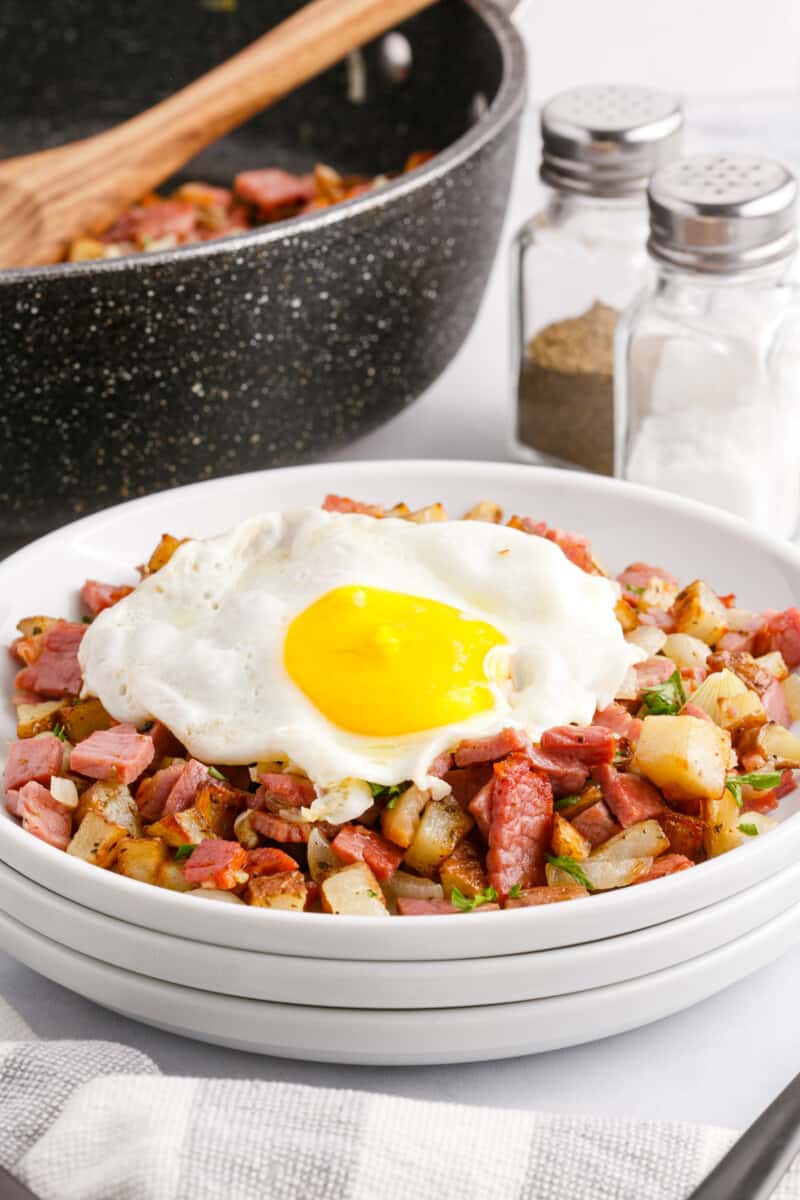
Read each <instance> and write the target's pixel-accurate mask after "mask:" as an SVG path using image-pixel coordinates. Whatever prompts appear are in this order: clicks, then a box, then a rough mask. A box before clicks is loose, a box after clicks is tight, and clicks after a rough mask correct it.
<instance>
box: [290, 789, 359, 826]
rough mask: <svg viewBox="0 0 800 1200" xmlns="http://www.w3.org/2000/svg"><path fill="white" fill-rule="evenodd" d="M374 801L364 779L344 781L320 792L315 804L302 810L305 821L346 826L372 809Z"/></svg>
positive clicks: (302, 817) (301, 813)
mask: <svg viewBox="0 0 800 1200" xmlns="http://www.w3.org/2000/svg"><path fill="white" fill-rule="evenodd" d="M373 803H374V799H373V796H372V792H371V791H370V787H369V784H368V783H365V782H364V780H363V779H343V780H342V781H341V783H337V784H335V786H334V787H332V788H325V790H324V791H321V792H320V795H319V796H317V798H316V800H315V801H314V803H313V804H311V805H310V806H309V807H308V808H301V809H300V812H299V815H300V818H301V820H303V821H330V822H331V823H332V824H333V825H344V824H345V822H347V821H355V820H356V818H357V817H360V816H362V815H363V813H365V812H366V811H367V809H368V808H372V805H373Z"/></svg>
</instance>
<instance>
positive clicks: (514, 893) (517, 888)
mask: <svg viewBox="0 0 800 1200" xmlns="http://www.w3.org/2000/svg"><path fill="white" fill-rule="evenodd" d="M521 895H522V884H521V883H515V884H514V886H513V887H512V889H511V891H510V892H509V893H508V898H509V900H519V898H520V896H521Z"/></svg>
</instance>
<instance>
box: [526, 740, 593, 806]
mask: <svg viewBox="0 0 800 1200" xmlns="http://www.w3.org/2000/svg"><path fill="white" fill-rule="evenodd" d="M528 758H529V759H530V761H531V765H532V766H534V767H536V768H537V770H539V771H544V773H545V775H546V776H547V778H548V779H549V780H550V786H551V787H552V789H553V792H554V793H555V795H556V796H573V795H574V794H575V792H580V791H581V789H582V788H583V786H584V784H585V783H586V780H587V779H588V778H589V768H588V767H585V766H583V764H582V763H580V762H577V761H576V760H575V758H574V757H573V756H571V755H567V754H565V755H563V756H562V755H559V757H558V758H556V757H555V756H554V755H551V754H545V752H544V750H542V749H541V748H540V747H539V746H532V747H531V749H530V750H529V751H528Z"/></svg>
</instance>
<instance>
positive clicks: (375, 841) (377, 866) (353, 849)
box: [331, 825, 405, 879]
mask: <svg viewBox="0 0 800 1200" xmlns="http://www.w3.org/2000/svg"><path fill="white" fill-rule="evenodd" d="M331 845H332V848H333V852H334V854H336V855H337V856H338V857H339V858H340V859H341V860H342V861H343V862H346V863H354V862H365V863H366V864H367V866H368V867H369V868H370V870H371V871H372V873H373V875H374V876H375V878H376V879H391V877H392V875H394V873H395V871H396V870H397V868H398V867H399V866H400V863H401V862H402V861H403V854H404V853H405V851H403V850H402V849H401V848H400V847H399V846H395V845H394V844H393V843H392V842H387V840H386V838H384V837H381V835H380V834H379V833H375V831H374V830H372V829H365V828H364V826H363V825H343V826H342V828H341V829H340V830H339V832H338V833H337V835H336V837H335V838H334V839H333V842H332V843H331Z"/></svg>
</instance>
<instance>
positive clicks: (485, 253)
mask: <svg viewBox="0 0 800 1200" xmlns="http://www.w3.org/2000/svg"><path fill="white" fill-rule="evenodd" d="M296 7H298V5H297V3H296V2H292V0H170V3H169V4H163V3H160V2H157V0H141V2H139V3H136V4H131V3H130V2H129V0H37V4H36V5H35V6H31V5H30V4H29V2H28V0H5V4H4V13H3V22H2V27H1V28H0V77H2V79H3V88H2V98H1V99H0V157H6V156H9V155H12V154H19V153H22V152H23V151H25V150H31V149H35V148H43V147H44V146H47V145H54V144H57V143H58V142H61V141H64V140H67V139H71V138H75V137H78V136H81V135H84V134H87V133H90V132H94V131H96V130H98V129H100V128H103V127H105V126H106V125H109V124H111V123H114V122H117V121H119V120H122V119H124V118H125V117H127V116H129V115H131V114H132V113H134V112H136V111H138V110H140V109H141V108H144V107H146V106H147V105H149V104H152V103H154V102H155V101H156V100H157V99H159V98H161V96H163V95H166V94H167V93H169V92H171V91H174V90H175V89H176V88H177V87H180V86H182V85H183V84H184V83H186V82H188V81H189V80H190V79H192V78H194V77H195V76H197V75H199V74H201V73H202V72H203V71H205V70H207V69H208V68H209V67H210V66H211V65H213V63H215V62H217V61H219V60H220V59H222V58H225V57H227V56H228V55H229V54H231V53H233V52H234V51H235V50H236V49H238V48H239V47H240V46H242V45H244V44H246V43H247V42H249V41H251V40H252V39H253V38H254V37H256V36H257V35H258V34H259V33H261V32H263V30H264V29H265V28H266V27H269V26H271V25H273V24H275V23H276V22H277V21H279V20H281V19H283V18H284V17H285V16H286V15H288V13H289V12H291V11H293V10H294V9H295V8H296ZM402 32H403V33H404V34H405V36H406V38H407V40H408V43H409V45H410V48H411V53H412V66H411V70H410V73H409V75H408V78H407V79H406V80H405V81H404V82H399V83H398V82H395V81H394V80H393V78H392V76H393V75H394V74H395V73H394V72H391V71H389V70H386V69H385V60H386V55H385V53H382V47H381V46H380V45H372V46H370V47H368V48H367V50H366V51H365V53H364V56H363V63H362V64H361V66H362V67H363V71H358V70H355V71H354V70H353V64H350V68H349V69H348V65H347V64H342V65H340V66H338V67H336V68H334V69H333V70H331V71H329V72H327V73H326V74H325V75H323V76H321V77H320V78H319V79H317V80H315V81H314V82H313V83H311V84H308V85H307V86H305V87H304V88H302V89H300V90H299V91H298V92H297V93H295V94H294V95H292V96H291V97H289V98H287V99H286V100H284V101H283V102H282V103H281V104H280V105H278V106H277V107H276V108H274V109H272V110H270V111H269V112H267V113H265V114H264V115H263V116H261V117H259V118H257V119H256V120H254V121H252V122H250V123H249V124H248V125H246V126H244V127H243V128H242V129H241V130H239V131H237V133H235V134H233V135H231V136H230V137H228V138H226V139H224V140H222V141H221V142H218V143H216V144H215V145H214V146H212V147H211V148H210V149H209V150H207V151H206V152H204V154H203V155H201V156H200V157H199V158H198V159H196V160H195V161H194V162H193V163H192V164H190V166H189V167H188V168H187V170H186V171H185V172H184V173H182V176H181V177H182V178H203V179H207V180H209V181H211V182H216V183H227V182H229V181H230V179H231V177H232V176H233V175H234V174H235V173H236V172H237V171H239V170H243V169H246V168H248V167H254V166H259V165H265V166H266V165H269V166H273V165H280V166H286V167H288V168H290V169H292V168H293V169H298V170H305V169H308V168H309V167H310V166H311V165H313V163H314V162H315V161H326V162H330V163H331V164H334V165H336V166H337V167H339V168H341V169H344V170H348V171H349V170H353V171H364V172H366V173H375V172H379V171H387V170H394V169H397V168H398V167H400V166H401V165H402V163H403V161H404V159H405V157H406V156H407V154H409V153H411V152H412V151H414V150H420V149H429V148H430V149H434V150H437V151H438V152H439V153H438V154H437V156H436V158H435V159H434V160H433V161H432V162H431V163H429V164H428V165H426V166H424V167H422V168H421V169H419V170H417V171H416V172H414V173H412V174H411V175H408V176H405V177H403V178H402V179H400V180H398V181H397V182H394V183H392V184H390V185H388V186H386V187H385V188H382V189H380V190H378V191H376V192H374V193H371V194H370V195H368V196H365V197H361V198H359V199H357V200H353V201H350V202H349V203H347V204H344V205H341V206H339V207H337V208H333V209H329V210H327V211H323V212H321V213H320V214H317V215H310V216H308V217H303V218H297V219H295V220H292V221H286V222H283V223H280V224H277V225H272V226H269V227H266V228H264V229H263V230H261V231H254V232H251V233H247V234H243V235H240V236H235V237H229V238H224V239H220V240H219V241H213V242H208V243H206V244H204V245H202V246H195V247H187V248H185V249H181V250H168V251H160V252H156V253H152V254H147V255H142V256H139V257H132V258H125V259H118V260H106V261H102V262H93V263H75V264H65V265H60V266H54V267H42V268H33V269H28V270H24V269H23V270H13V271H5V272H0V550H2V549H3V548H10V546H11V545H12V544H13V543H14V542H17V541H22V540H25V539H27V538H30V537H32V536H34V535H36V534H38V533H41V532H43V531H45V530H46V529H48V528H51V527H53V526H56V525H59V524H62V523H64V522H66V521H69V520H71V519H73V518H74V517H75V516H76V514H80V513H85V512H90V511H92V510H95V509H98V508H102V507H104V506H105V505H107V504H112V503H115V502H117V501H118V500H120V499H124V498H126V497H129V496H139V495H143V494H145V493H147V492H151V491H158V490H161V489H164V488H169V487H172V486H174V485H176V484H182V483H187V482H191V481H193V480H197V479H205V478H210V477H212V476H216V475H224V474H231V473H235V472H237V471H247V470H253V469H255V468H259V467H266V466H273V465H279V464H281V465H282V464H288V463H295V462H302V461H306V460H308V459H309V458H313V457H318V456H319V455H320V454H321V453H323V452H324V451H325V450H326V449H330V448H333V447H336V446H341V445H344V444H346V443H347V442H348V441H350V440H352V439H353V438H355V437H357V436H359V435H361V434H363V433H365V432H367V431H368V430H370V429H372V428H374V427H375V426H377V425H378V424H380V423H381V422H383V421H386V420H387V419H388V418H389V417H391V416H393V415H394V414H395V413H397V412H398V411H399V410H400V409H402V408H403V407H404V406H405V405H407V404H409V403H410V402H411V401H412V400H414V399H415V397H417V396H418V395H419V394H420V393H421V392H422V391H424V390H425V388H427V387H428V385H429V384H430V383H431V382H432V381H433V380H434V379H435V378H436V377H437V376H438V375H439V374H440V372H441V371H442V370H443V368H444V367H445V366H446V365H447V363H448V362H449V360H450V359H451V358H452V356H453V355H454V354H455V352H456V350H457V349H458V348H459V346H460V345H461V343H462V341H463V339H464V337H465V335H466V333H467V331H468V330H469V328H470V325H471V324H472V321H473V319H474V317H475V313H476V311H477V307H478V304H479V301H480V297H481V294H482V292H483V288H484V285H485V282H486V278H487V275H488V272H489V269H490V266H491V263H492V259H493V256H494V252H495V248H496V244H497V238H498V235H499V231H500V227H501V223H502V219H503V214H504V211H505V207H506V200H507V195H508V189H509V182H510V177H511V171H512V166H513V159H514V152H515V147H516V136H517V125H518V117H519V114H520V110H521V108H522V104H523V100H524V90H525V60H524V51H523V48H522V45H521V42H520V40H519V37H518V35H517V33H516V32H515V30H514V28H513V26H512V25H511V23H510V22H509V20H508V18H507V17H506V16H504V15H503V14H502V13H501V11H500V10H499V9H498V7H497V6H496V5H495V4H493V3H492V2H491V0H442V3H441V4H439V5H436V6H435V7H434V8H432V9H430V10H428V11H426V12H424V13H422V14H420V15H419V16H418V17H415V18H414V19H413V20H411V21H409V22H407V24H406V25H404V26H403V28H402ZM478 114H482V115H478Z"/></svg>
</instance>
